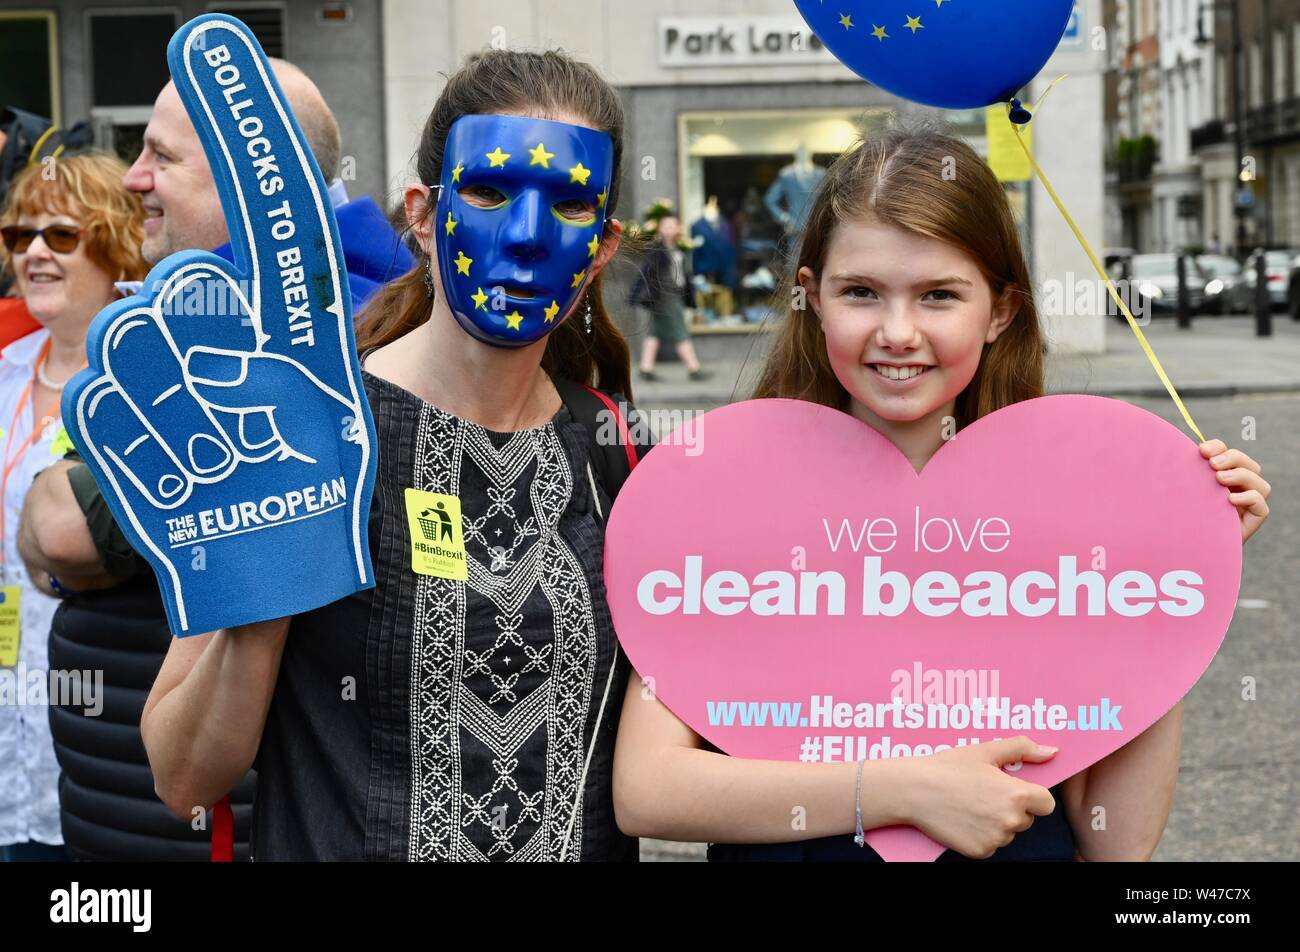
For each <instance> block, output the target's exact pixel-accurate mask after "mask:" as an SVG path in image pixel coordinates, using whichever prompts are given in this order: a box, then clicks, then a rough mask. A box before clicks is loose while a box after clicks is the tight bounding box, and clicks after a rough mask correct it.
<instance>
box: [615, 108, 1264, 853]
mask: <svg viewBox="0 0 1300 952" xmlns="http://www.w3.org/2000/svg"><path fill="white" fill-rule="evenodd" d="M954 163H955V166H954ZM954 167H955V168H956V169H957V170H958V174H957V176H956V177H955V178H954V177H952V176H945V175H944V174H943V172H944V170H945V169H949V168H954ZM797 281H798V284H799V286H800V288H802V290H803V293H804V295H806V301H807V305H808V307H807V308H806V309H799V308H794V309H792V310H791V311H790V313H789V314H788V316H787V319H786V320H785V322H784V324H783V326H782V328H781V329H780V330H779V331H778V333H777V337H776V341H775V343H774V345H773V349H772V352H771V356H770V358H769V360H768V363H767V366H766V369H765V372H764V374H763V377H762V379H761V382H760V384H759V387H758V390H757V393H756V396H758V397H786V398H795V399H801V400H810V401H813V402H816V403H820V404H823V405H825V406H829V407H835V408H837V409H840V410H843V411H844V412H846V413H849V414H852V415H853V416H855V417H857V418H858V419H860V420H861V421H862V422H863V423H865V424H867V425H869V426H872V427H874V428H875V429H876V430H877V431H879V432H880V433H881V434H882V435H884V436H885V437H887V438H888V439H889V440H890V442H892V443H893V444H894V445H895V446H896V447H898V449H899V450H900V451H901V452H902V453H903V454H904V455H905V456H906V457H907V458H908V460H909V461H910V462H911V463H912V465H913V466H914V467H915V468H916V470H917V471H918V472H919V471H920V470H921V469H922V468H923V467H924V466H925V464H926V462H927V461H928V460H929V459H930V457H931V456H933V455H934V453H935V452H936V451H937V450H938V449H939V447H940V446H941V445H942V443H943V436H942V434H943V430H944V418H945V417H952V418H955V420H956V424H957V426H958V427H959V428H960V427H962V426H965V425H966V424H969V423H970V422H971V421H973V420H975V419H978V418H979V417H981V416H983V415H985V414H987V413H992V412H993V411H994V410H997V409H998V408H1000V407H1004V406H1007V405H1009V404H1011V403H1014V402H1016V401H1019V400H1028V399H1032V398H1034V397H1037V396H1040V395H1042V393H1043V341H1042V337H1041V335H1040V331H1039V324H1038V314H1037V311H1036V310H1035V307H1034V301H1033V296H1032V290H1031V284H1030V278H1029V271H1028V268H1027V266H1026V263H1025V258H1024V254H1023V252H1022V250H1021V246H1020V240H1019V237H1018V234H1017V231H1016V225H1015V221H1014V220H1013V218H1012V215H1011V211H1010V209H1009V207H1008V204H1007V201H1006V198H1005V195H1004V193H1003V190H1002V186H1001V185H1000V184H999V183H998V181H997V179H996V178H995V177H994V175H993V174H992V172H991V171H990V170H989V168H988V166H987V165H985V164H984V162H983V161H982V160H981V159H980V158H979V156H978V155H977V154H976V153H975V152H974V151H973V150H972V149H970V147H968V146H967V145H965V144H964V143H962V142H961V141H959V140H957V139H954V138H951V137H948V136H945V135H940V134H937V133H932V132H920V133H908V132H904V131H891V132H887V133H884V134H882V135H881V136H880V137H879V138H874V139H872V140H870V141H868V142H864V143H862V144H860V145H859V146H858V147H857V148H855V149H854V150H853V151H851V152H849V153H847V154H845V155H844V156H843V157H842V158H841V159H840V160H839V161H838V162H836V163H835V165H834V167H833V168H832V169H831V170H830V172H829V174H828V175H827V178H826V181H825V183H824V184H823V186H822V187H821V189H820V190H819V192H818V194H817V197H816V200H815V203H814V207H813V209H812V212H811V215H810V217H809V219H808V223H807V226H806V230H805V232H804V235H803V239H802V248H801V250H800V253H799V259H798V271H797ZM792 300H793V301H798V300H799V296H794V297H792ZM1201 453H1202V455H1203V456H1205V457H1207V458H1209V461H1210V465H1211V466H1213V468H1214V469H1215V470H1217V471H1218V478H1219V482H1220V483H1221V484H1223V485H1224V486H1225V487H1227V488H1228V489H1229V490H1231V493H1230V495H1229V499H1230V500H1231V501H1232V503H1233V504H1234V505H1236V506H1237V508H1238V509H1239V510H1240V514H1241V526H1242V539H1243V541H1244V540H1245V539H1247V538H1249V537H1250V535H1251V534H1253V533H1254V532H1255V530H1256V529H1258V528H1259V526H1260V524H1261V523H1262V522H1263V521H1264V519H1265V518H1266V517H1267V515H1268V505H1267V503H1266V502H1265V499H1266V497H1267V496H1268V492H1269V486H1268V484H1267V483H1266V482H1265V481H1264V480H1263V479H1262V478H1261V476H1260V468H1259V465H1258V464H1257V463H1256V462H1255V461H1254V460H1252V459H1250V458H1249V457H1247V456H1246V455H1245V454H1244V453H1241V452H1240V451H1238V450H1229V449H1228V448H1227V447H1226V446H1225V445H1224V444H1223V443H1222V442H1221V441H1218V440H1212V441H1210V442H1207V443H1204V444H1202V445H1201ZM647 694H648V692H643V691H642V690H641V686H640V684H638V683H637V679H636V678H633V679H632V680H631V681H630V683H629V686H628V690H627V694H626V696H625V699H624V708H623V721H622V724H621V726H620V730H619V738H618V747H617V756H616V759H615V767H614V802H615V809H616V811H617V814H618V821H619V826H620V827H621V828H622V829H623V830H624V831H625V832H627V833H629V834H631V835H636V836H654V837H663V838H666V839H674V840H688V841H709V842H711V843H713V844H715V845H714V846H712V848H711V849H710V858H711V859H714V860H728V859H731V860H734V859H786V860H823V859H837V860H838V859H845V860H863V859H875V860H878V859H879V856H878V855H877V854H876V853H875V852H874V851H873V850H871V849H870V848H869V847H867V848H863V849H858V848H857V846H856V845H855V844H854V841H853V838H852V837H851V836H850V834H851V833H853V832H854V830H855V810H856V808H857V806H858V803H857V802H855V790H856V789H857V785H856V782H857V771H858V770H859V769H861V788H860V789H861V794H860V806H861V812H862V824H863V827H864V828H871V827H876V826H887V825H894V824H908V825H911V826H915V827H917V828H919V829H920V830H922V831H923V832H925V833H926V834H928V835H929V836H930V837H931V838H932V839H934V840H936V841H937V842H939V843H941V844H943V845H945V846H947V847H948V848H949V852H946V853H944V854H943V856H942V857H941V859H948V860H960V859H962V858H963V857H975V858H989V857H993V856H995V854H996V858H997V859H1025V860H1028V859H1035V860H1049V859H1056V860H1069V859H1072V858H1074V857H1075V856H1076V853H1077V855H1078V856H1079V857H1081V858H1083V859H1087V860H1100V859H1147V858H1149V857H1150V856H1151V854H1152V852H1153V851H1154V849H1155V847H1156V844H1157V843H1158V841H1159V839H1160V835H1161V833H1162V831H1163V829H1164V824H1165V821H1166V819H1167V817H1168V815H1169V808H1170V805H1171V803H1172V800H1173V793H1174V784H1175V781H1176V779H1177V772H1178V745H1179V736H1180V723H1181V704H1179V705H1178V706H1175V707H1174V708H1173V710H1171V711H1170V712H1169V713H1168V714H1166V715H1165V716H1164V717H1163V718H1162V719H1161V720H1159V721H1158V722H1156V723H1155V724H1154V725H1152V726H1151V727H1150V728H1149V729H1148V730H1146V731H1145V732H1144V733H1143V734H1141V735H1140V736H1138V737H1137V738H1135V739H1134V740H1132V741H1131V742H1130V743H1129V744H1127V745H1126V746H1125V747H1123V748H1121V749H1120V750H1118V751H1116V752H1115V753H1113V754H1111V755H1110V756H1109V757H1107V758H1105V759H1104V760H1102V761H1100V762H1098V763H1097V764H1095V765H1093V766H1092V767H1090V768H1088V769H1087V770H1085V771H1083V772H1082V773H1080V774H1077V775H1075V776H1074V777H1071V778H1070V779H1069V780H1067V781H1065V782H1064V783H1063V784H1061V785H1060V786H1058V787H1057V788H1054V789H1053V790H1050V791H1049V790H1046V789H1044V788H1043V787H1041V786H1038V785H1035V784H1032V783H1027V782H1025V781H1023V780H1019V779H1016V778H1015V777H1013V776H1011V775H1010V774H1008V773H1006V772H1004V771H1003V770H1002V769H1001V768H1002V766H1003V765H1004V764H1007V763H1011V762H1014V761H1017V760H1025V761H1028V762H1030V763H1042V762H1044V761H1047V760H1050V759H1051V757H1052V756H1053V755H1054V753H1055V752H1056V748H1052V747H1044V746H1041V745H1038V744H1036V743H1034V742H1033V741H1031V740H1030V739H1029V738H1027V737H1023V736H1022V737H1016V738H1011V739H1004V740H1000V741H996V742H993V743H983V744H979V745H975V746H970V747H962V748H955V749H952V750H948V751H944V752H942V753H939V754H935V755H933V756H929V757H921V758H900V759H895V760H884V761H867V762H865V763H864V764H862V765H858V764H853V763H849V764H802V763H780V762H770V761H758V760H741V759H737V758H731V757H726V756H723V755H721V754H720V753H718V752H716V751H714V750H712V749H710V748H709V747H708V746H707V745H706V744H705V742H704V741H703V740H702V739H701V738H700V737H699V736H698V735H696V734H695V733H694V732H693V731H692V730H690V729H689V728H688V727H686V726H685V725H684V724H683V723H682V722H681V721H679V720H678V719H677V718H676V717H675V716H674V715H673V714H672V713H671V712H670V711H669V710H668V709H667V708H666V707H664V706H663V705H662V704H661V703H660V702H659V701H657V700H656V699H654V698H653V697H647ZM1097 803H1104V804H1106V805H1107V806H1108V807H1109V809H1108V820H1109V823H1108V830H1107V831H1106V832H1104V833H1101V832H1096V831H1094V830H1093V828H1092V824H1091V822H1090V820H1091V814H1090V810H1091V807H1092V805H1093V804H1097ZM795 806H800V807H803V808H804V812H803V814H802V815H804V816H806V818H807V825H806V829H803V830H799V831H795V830H792V828H791V810H792V808H793V807H795ZM743 843H754V844H766V845H759V846H739V845H726V844H743Z"/></svg>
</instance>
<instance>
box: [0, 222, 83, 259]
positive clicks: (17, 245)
mask: <svg viewBox="0 0 1300 952" xmlns="http://www.w3.org/2000/svg"><path fill="white" fill-rule="evenodd" d="M37 235H40V236H41V238H42V239H44V241H45V247H47V248H49V249H50V250H51V251H54V252H57V253H59V254H61V255H68V254H72V252H74V251H76V250H77V245H78V243H79V242H80V241H81V229H80V228H74V227H73V226H72V225H46V226H45V227H44V228H24V227H22V226H21V225H5V227H3V228H0V237H3V238H4V242H5V247H6V248H8V249H9V253H10V254H15V255H20V254H24V253H25V252H26V251H27V249H28V248H30V247H31V245H32V242H33V241H35V240H36V236H37Z"/></svg>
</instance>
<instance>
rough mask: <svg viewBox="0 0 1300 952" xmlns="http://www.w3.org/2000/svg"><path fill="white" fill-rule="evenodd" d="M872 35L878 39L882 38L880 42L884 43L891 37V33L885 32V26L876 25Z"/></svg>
mask: <svg viewBox="0 0 1300 952" xmlns="http://www.w3.org/2000/svg"><path fill="white" fill-rule="evenodd" d="M871 35H872V36H874V37H875V38H876V39H878V40H880V42H882V43H883V42H885V40H886V39H887V38H888V37H889V34H888V33H886V32H885V28H884V27H883V26H878V27H876V28H875V29H874V30H872V31H871Z"/></svg>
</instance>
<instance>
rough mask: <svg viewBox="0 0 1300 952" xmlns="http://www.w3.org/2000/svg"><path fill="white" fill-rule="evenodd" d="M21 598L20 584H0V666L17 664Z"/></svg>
mask: <svg viewBox="0 0 1300 952" xmlns="http://www.w3.org/2000/svg"><path fill="white" fill-rule="evenodd" d="M22 598H23V590H22V588H21V587H20V586H18V585H5V586H0V668H12V667H14V666H15V665H16V664H18V643H19V640H20V639H21V630H20V629H21V620H22V607H23V606H22Z"/></svg>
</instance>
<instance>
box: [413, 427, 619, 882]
mask: <svg viewBox="0 0 1300 952" xmlns="http://www.w3.org/2000/svg"><path fill="white" fill-rule="evenodd" d="M471 468H472V470H471ZM471 472H476V473H477V474H481V475H474V476H472V477H471V480H470V481H471V482H474V483H481V484H485V485H486V490H487V504H486V508H485V509H484V510H483V511H482V512H478V513H476V512H464V513H463V516H462V518H463V524H464V530H465V545H466V558H467V561H468V563H469V581H468V582H455V581H451V580H448V579H441V578H434V577H431V576H420V578H419V581H418V585H417V588H416V598H415V609H414V613H413V616H412V617H413V630H412V633H411V635H412V637H411V642H412V643H411V808H410V839H409V845H408V856H409V858H410V859H412V860H451V861H466V860H516V861H534V860H548V859H549V860H554V859H558V858H559V856H560V852H561V848H562V846H563V841H564V837H565V833H566V831H567V830H568V827H569V822H570V818H571V817H573V814H574V811H575V809H576V810H577V811H578V816H577V818H576V822H575V823H574V828H575V833H574V836H573V841H572V842H571V843H570V845H569V849H568V852H567V854H566V856H565V858H566V859H568V860H578V859H580V858H581V855H582V836H581V830H582V812H581V811H582V803H581V798H580V796H579V791H578V784H579V780H580V777H581V775H582V763H583V757H584V754H585V750H586V748H585V744H584V734H585V733H586V730H587V719H588V713H589V712H590V710H591V703H592V691H593V684H594V681H595V676H596V670H595V669H596V664H597V660H598V658H597V651H596V646H597V643H598V642H597V634H596V627H595V619H594V616H593V612H592V609H591V592H590V590H589V588H588V585H587V579H586V576H585V575H584V574H583V571H582V566H581V565H580V563H579V562H578V559H577V557H576V556H575V555H574V553H573V551H572V550H571V549H570V547H569V545H568V543H566V542H565V540H564V539H563V538H562V537H561V536H560V534H559V532H558V531H557V525H558V523H559V520H560V516H561V515H562V514H563V512H564V510H565V507H566V506H567V505H568V502H569V499H570V497H571V495H572V493H573V489H574V478H573V474H572V472H571V470H570V467H569V461H568V458H567V457H566V455H565V453H564V447H563V444H562V442H561V438H560V436H559V434H558V433H557V432H556V430H555V427H554V426H553V425H547V426H544V427H539V428H536V429H532V430H523V431H520V432H519V433H516V434H514V435H512V436H511V437H510V438H509V439H508V440H507V441H506V442H505V444H504V445H503V446H501V447H499V448H498V447H496V446H495V445H494V444H493V443H492V440H491V438H490V437H489V436H488V434H487V432H486V431H485V430H483V429H482V428H481V427H478V426H475V425H474V424H470V423H467V422H465V421H462V420H459V419H458V418H456V417H454V416H451V415H450V414H447V413H445V412H443V411H441V410H438V409H437V408H435V407H431V406H429V405H426V406H424V407H422V408H421V416H420V427H419V435H418V436H417V439H416V447H415V473H414V481H415V485H416V487H417V488H419V489H424V490H428V491H430V492H439V493H449V494H454V495H458V496H460V495H461V481H462V476H463V475H465V474H467V473H471ZM525 487H527V489H528V495H527V498H526V499H521V498H520V497H519V496H518V491H519V490H522V489H524V488H525ZM464 502H465V499H464V498H463V497H462V504H464ZM521 516H522V520H521ZM493 521H495V522H496V526H495V528H492V522H493ZM506 527H509V529H508V530H507V529H506ZM503 534H504V536H509V537H510V538H497V536H502V535H503ZM494 549H497V550H499V551H504V552H506V553H508V561H507V563H506V567H505V569H504V571H503V570H502V566H501V564H500V559H499V552H498V553H497V554H494V551H493V550H494ZM493 563H495V565H494V564H493ZM535 592H540V593H541V595H542V596H543V597H544V599H545V603H546V604H548V605H549V606H550V611H551V615H552V618H551V635H552V639H551V640H550V641H549V642H546V643H543V644H538V643H537V640H536V638H534V639H533V643H531V644H530V643H528V642H527V641H525V640H524V638H522V637H521V635H520V632H519V628H520V626H521V624H522V623H523V621H524V611H523V609H524V604H525V602H527V601H528V599H529V597H530V596H532V595H534V593H535ZM467 593H473V595H474V597H475V598H476V599H482V600H486V601H487V602H488V603H490V605H491V607H492V609H493V610H494V613H493V622H494V625H495V628H496V631H495V633H492V632H490V631H485V630H482V629H480V630H477V631H467V630H466V618H467V613H466V606H467ZM537 604H538V602H537V600H536V599H535V598H534V601H533V605H534V606H536V605H537ZM479 617H482V614H481V613H480V616H479ZM466 744H473V745H475V746H476V748H478V747H481V748H482V749H483V750H486V751H490V755H491V756H490V764H491V767H490V771H487V772H486V773H487V775H480V776H466V775H465V774H464V771H463V766H464V761H465V760H466V757H467V751H468V748H467V747H465V746H463V745H466ZM479 758H480V761H481V759H482V753H480V754H479ZM521 759H527V760H528V762H530V763H536V762H538V761H542V762H544V765H545V773H544V781H542V782H540V783H538V782H537V781H536V779H528V778H526V777H522V776H521V775H520V773H519V771H518V767H519V765H520V762H521ZM478 773H480V774H483V773H484V771H478ZM531 775H532V778H537V775H538V771H537V770H536V769H534V770H532V771H531ZM528 785H531V786H532V787H534V788H535V789H527V788H526V787H527V786H528Z"/></svg>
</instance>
